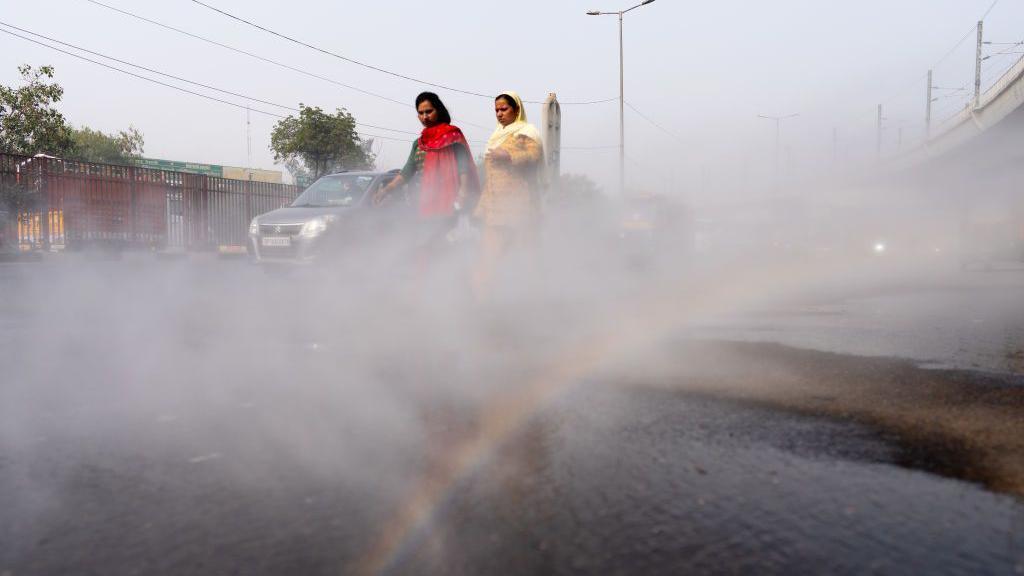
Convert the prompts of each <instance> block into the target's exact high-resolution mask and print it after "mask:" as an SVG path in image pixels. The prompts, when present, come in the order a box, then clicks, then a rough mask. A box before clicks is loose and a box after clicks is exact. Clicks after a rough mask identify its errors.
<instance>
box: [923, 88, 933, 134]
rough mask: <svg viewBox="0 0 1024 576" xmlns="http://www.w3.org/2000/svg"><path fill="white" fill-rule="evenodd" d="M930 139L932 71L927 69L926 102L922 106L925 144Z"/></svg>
mask: <svg viewBox="0 0 1024 576" xmlns="http://www.w3.org/2000/svg"><path fill="white" fill-rule="evenodd" d="M931 139H932V71H931V70H929V71H928V103H927V104H925V107H924V140H925V144H927V143H928V141H929V140H931Z"/></svg>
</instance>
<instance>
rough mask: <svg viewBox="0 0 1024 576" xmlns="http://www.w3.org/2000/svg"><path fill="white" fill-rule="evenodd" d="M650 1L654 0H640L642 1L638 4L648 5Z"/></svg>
mask: <svg viewBox="0 0 1024 576" xmlns="http://www.w3.org/2000/svg"><path fill="white" fill-rule="evenodd" d="M651 2H654V0H644V1H643V2H642V3H641V4H640V5H641V6H647V5H648V4H650V3H651Z"/></svg>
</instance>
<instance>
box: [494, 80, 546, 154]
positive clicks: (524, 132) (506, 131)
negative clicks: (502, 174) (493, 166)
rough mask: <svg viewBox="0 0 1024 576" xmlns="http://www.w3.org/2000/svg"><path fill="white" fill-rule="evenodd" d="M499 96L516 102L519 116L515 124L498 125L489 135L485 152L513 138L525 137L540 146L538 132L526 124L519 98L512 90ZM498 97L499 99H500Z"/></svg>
mask: <svg viewBox="0 0 1024 576" xmlns="http://www.w3.org/2000/svg"><path fill="white" fill-rule="evenodd" d="M501 96H508V97H509V98H512V99H513V100H515V102H516V107H517V108H518V109H519V114H518V115H517V116H516V120H515V122H512V123H511V124H509V125H508V126H502V125H501V123H498V127H497V128H496V129H495V130H494V133H493V134H491V137H490V138H489V139H488V140H487V150H488V151H491V150H494V149H496V148H498V147H500V146H501V145H502V144H504V143H505V141H506V140H508V139H509V138H511V137H513V136H526V137H527V138H530V139H531V140H535V141H536V142H537V143H538V144H542V143H543V142H542V140H541V136H540V132H539V131H538V130H537V129H536V128H535V127H534V126H533V124H529V123H527V122H526V108H525V107H524V106H523V101H522V99H521V98H519V94H516V93H515V92H513V91H512V90H508V91H506V92H502V93H501ZM501 96H499V98H500V97H501Z"/></svg>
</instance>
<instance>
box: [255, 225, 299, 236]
mask: <svg viewBox="0 0 1024 576" xmlns="http://www.w3.org/2000/svg"><path fill="white" fill-rule="evenodd" d="M301 230H302V224H260V236H295V235H297V234H298V233H299V232H300V231H301Z"/></svg>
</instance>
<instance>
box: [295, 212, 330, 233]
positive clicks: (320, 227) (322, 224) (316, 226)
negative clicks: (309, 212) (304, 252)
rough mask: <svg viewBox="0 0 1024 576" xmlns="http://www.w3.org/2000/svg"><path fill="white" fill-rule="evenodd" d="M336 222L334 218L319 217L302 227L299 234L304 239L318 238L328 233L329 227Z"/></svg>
mask: <svg viewBox="0 0 1024 576" xmlns="http://www.w3.org/2000/svg"><path fill="white" fill-rule="evenodd" d="M333 221H334V217H333V216H317V217H316V218H313V219H312V220H309V221H307V222H306V223H305V224H303V225H302V231H301V232H299V234H300V235H301V236H302V237H303V238H316V237H317V236H319V235H321V234H323V233H324V232H326V231H327V225H328V224H330V223H331V222H333Z"/></svg>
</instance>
